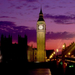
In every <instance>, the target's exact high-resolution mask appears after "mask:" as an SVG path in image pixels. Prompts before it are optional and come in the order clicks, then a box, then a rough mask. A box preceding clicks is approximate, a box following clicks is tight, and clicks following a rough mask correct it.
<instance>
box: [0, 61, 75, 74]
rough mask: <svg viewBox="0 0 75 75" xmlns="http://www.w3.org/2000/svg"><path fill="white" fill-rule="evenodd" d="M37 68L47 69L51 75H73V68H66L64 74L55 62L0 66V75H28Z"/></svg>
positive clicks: (74, 72) (74, 70) (74, 71)
mask: <svg viewBox="0 0 75 75" xmlns="http://www.w3.org/2000/svg"><path fill="white" fill-rule="evenodd" d="M37 68H49V69H50V71H51V75H75V68H68V67H66V69H65V72H64V70H63V68H62V66H61V65H58V66H57V65H56V62H55V61H53V62H46V63H16V64H13V63H11V64H2V63H1V64H0V69H1V70H0V75H1V74H10V75H11V74H21V75H22V74H24V75H29V71H30V70H33V69H37Z"/></svg>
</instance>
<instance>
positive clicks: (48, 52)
mask: <svg viewBox="0 0 75 75" xmlns="http://www.w3.org/2000/svg"><path fill="white" fill-rule="evenodd" d="M53 52H54V50H46V57H47V59H49V56H50V55H51V54H52V53H53Z"/></svg>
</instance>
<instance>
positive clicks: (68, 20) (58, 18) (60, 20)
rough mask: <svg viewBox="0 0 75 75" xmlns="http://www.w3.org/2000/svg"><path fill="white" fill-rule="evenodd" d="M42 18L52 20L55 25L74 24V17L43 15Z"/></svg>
mask: <svg viewBox="0 0 75 75" xmlns="http://www.w3.org/2000/svg"><path fill="white" fill-rule="evenodd" d="M44 18H47V19H52V20H53V21H54V22H55V23H58V24H73V23H75V22H74V20H75V15H70V16H66V15H50V14H45V15H44Z"/></svg>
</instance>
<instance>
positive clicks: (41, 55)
mask: <svg viewBox="0 0 75 75" xmlns="http://www.w3.org/2000/svg"><path fill="white" fill-rule="evenodd" d="M45 33H46V24H45V21H44V19H43V13H42V9H41V10H40V13H39V19H38V21H37V61H38V62H45V57H46V52H45Z"/></svg>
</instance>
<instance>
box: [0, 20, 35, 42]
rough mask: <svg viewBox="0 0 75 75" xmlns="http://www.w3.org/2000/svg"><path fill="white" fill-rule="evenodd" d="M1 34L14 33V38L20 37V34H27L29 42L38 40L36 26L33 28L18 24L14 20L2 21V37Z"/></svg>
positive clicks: (0, 28) (0, 31)
mask: <svg viewBox="0 0 75 75" xmlns="http://www.w3.org/2000/svg"><path fill="white" fill-rule="evenodd" d="M32 33H33V34H32ZM1 34H4V35H6V36H8V35H9V34H10V35H12V37H13V38H12V39H13V40H17V39H18V34H19V35H21V36H24V35H25V34H26V35H27V37H28V42H30V41H34V42H36V30H35V29H34V28H33V29H32V28H29V27H27V26H16V24H15V23H14V22H10V21H0V37H1Z"/></svg>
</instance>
